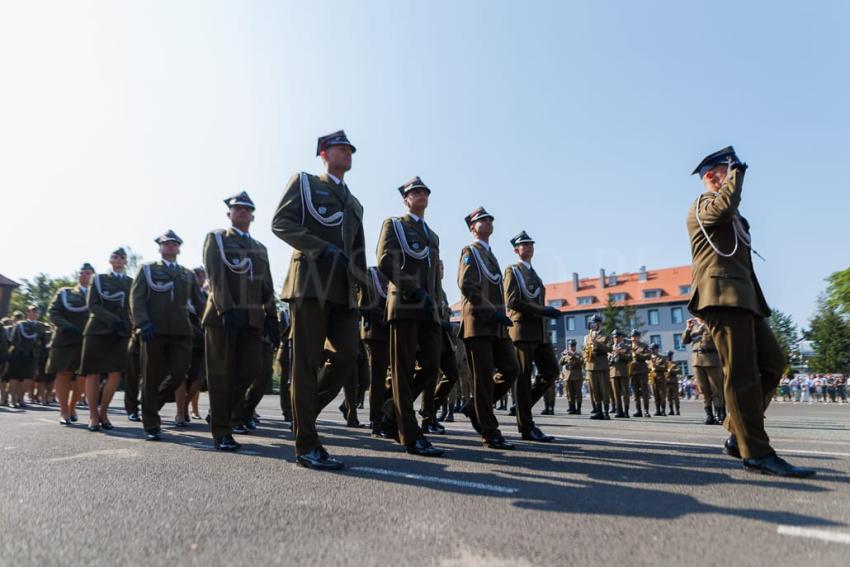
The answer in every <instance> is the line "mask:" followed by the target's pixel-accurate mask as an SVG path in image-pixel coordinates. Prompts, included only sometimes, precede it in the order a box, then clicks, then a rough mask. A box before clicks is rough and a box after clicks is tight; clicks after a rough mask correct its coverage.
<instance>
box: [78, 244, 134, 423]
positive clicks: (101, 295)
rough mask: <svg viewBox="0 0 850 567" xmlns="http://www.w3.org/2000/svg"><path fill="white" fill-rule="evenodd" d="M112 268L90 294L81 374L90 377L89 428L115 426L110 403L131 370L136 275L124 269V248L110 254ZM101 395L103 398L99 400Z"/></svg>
mask: <svg viewBox="0 0 850 567" xmlns="http://www.w3.org/2000/svg"><path fill="white" fill-rule="evenodd" d="M109 263H110V264H111V265H112V271H111V272H110V273H108V274H97V275H96V276H94V278H93V279H92V283H91V286H90V288H89V294H88V303H87V305H88V308H89V317H88V321H87V322H86V327H85V330H84V331H83V352H82V359H81V362H80V371H79V375H80V376H85V380H86V400H87V402H88V406H89V431H99V430H100V429H101V427H102V428H103V429H106V430H109V429H112V423H111V422H110V421H109V415H108V413H107V412H108V410H109V403H110V402H111V401H112V396H113V395H114V394H115V390H116V389H117V388H118V383H119V382H120V381H121V374H122V373H123V372H126V370H127V345H128V343H129V341H130V332H131V325H130V286H131V285H132V284H133V280H132V278H130V277H129V276H127V275H126V274H125V273H124V268H125V267H126V266H127V253H126V251H125V250H124V249H123V248H119V249H117V250H115V251H114V252H113V253H112V255H110V257H109ZM102 374H106V384H105V385H104V387H103V392H102V393H101V395H100V396H98V394H99V389H100V377H101V375H102ZM98 397H99V398H100V401H99V402H98Z"/></svg>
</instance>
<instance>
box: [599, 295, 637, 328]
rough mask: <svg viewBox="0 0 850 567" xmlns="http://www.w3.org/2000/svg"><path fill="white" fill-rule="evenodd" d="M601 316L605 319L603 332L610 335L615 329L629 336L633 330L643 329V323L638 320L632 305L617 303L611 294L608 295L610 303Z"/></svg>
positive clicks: (606, 305)
mask: <svg viewBox="0 0 850 567" xmlns="http://www.w3.org/2000/svg"><path fill="white" fill-rule="evenodd" d="M600 314H601V315H602V317H603V319H604V321H603V322H602V331H603V332H604V333H606V334H608V335H610V334H611V333H612V332H614V330H615V329H619V330H621V331H623V332H624V333H626V334H629V332H630V331H631V330H632V328H636V329H640V328H641V327H643V323H642V322H641V321H640V320H639V319H638V316H637V310H636V309H635V308H634V307H633V306H631V305H622V304H620V303H617V302H616V301H614V297H613V296H612V295H611V294H608V302H607V303H606V304H605V307H604V308H603V309H602V312H601V313H600Z"/></svg>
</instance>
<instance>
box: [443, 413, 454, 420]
mask: <svg viewBox="0 0 850 567" xmlns="http://www.w3.org/2000/svg"><path fill="white" fill-rule="evenodd" d="M454 420H455V412H453V411H450V412H449V413H448V414H447V415H446V418H445V419H444V420H443V421H445V422H446V423H454Z"/></svg>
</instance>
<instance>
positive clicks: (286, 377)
mask: <svg viewBox="0 0 850 567" xmlns="http://www.w3.org/2000/svg"><path fill="white" fill-rule="evenodd" d="M277 317H278V321H279V323H278V332H279V335H280V344H279V345H278V347H277V352H276V353H275V360H276V361H277V364H278V367H279V368H280V413H281V414H282V415H283V420H284V421H288V422H289V425H290V429H291V428H292V398H291V396H290V391H289V388H290V386H291V382H290V377H291V376H292V372H291V371H292V365H291V364H290V361H291V358H292V342H291V340H290V337H289V331H290V328H291V327H292V325H291V319H290V317H289V311H288V310H286V309H281V310H280V311H278V314H277Z"/></svg>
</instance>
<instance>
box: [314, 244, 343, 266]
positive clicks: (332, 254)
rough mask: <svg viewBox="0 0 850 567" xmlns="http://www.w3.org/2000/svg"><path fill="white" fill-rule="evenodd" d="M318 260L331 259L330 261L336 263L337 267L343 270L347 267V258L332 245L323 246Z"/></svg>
mask: <svg viewBox="0 0 850 567" xmlns="http://www.w3.org/2000/svg"><path fill="white" fill-rule="evenodd" d="M319 258H322V259H327V258H331V259H332V260H334V261H336V262H338V263H339V265H340V266H342V267H343V268H347V267H348V256H346V255H345V253H344V252H343V251H342V250H340V249H339V248H338V247H336V246H334V245H333V244H328V245H327V246H325V248H324V249H323V250H322V253H321V254H319Z"/></svg>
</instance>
